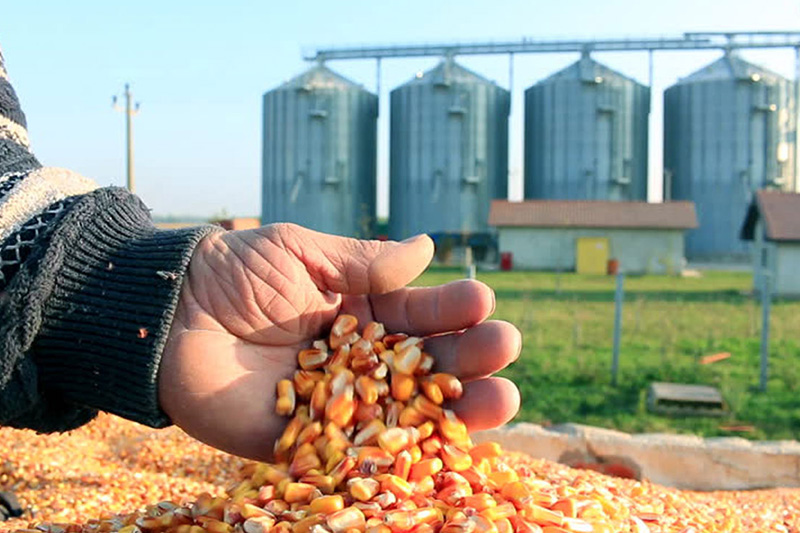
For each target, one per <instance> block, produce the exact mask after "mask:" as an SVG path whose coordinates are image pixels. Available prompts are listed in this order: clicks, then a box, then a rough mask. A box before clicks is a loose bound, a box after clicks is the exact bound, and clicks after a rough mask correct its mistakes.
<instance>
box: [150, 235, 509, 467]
mask: <svg viewBox="0 0 800 533" xmlns="http://www.w3.org/2000/svg"><path fill="white" fill-rule="evenodd" d="M432 256H433V243H432V242H431V240H430V239H429V238H428V237H426V236H420V237H416V238H414V239H410V240H407V241H403V242H402V243H397V242H379V241H359V240H355V239H347V238H343V237H335V236H332V235H326V234H322V233H317V232H314V231H311V230H308V229H304V228H302V227H299V226H295V225H292V224H275V225H271V226H266V227H263V228H259V229H256V230H248V231H229V232H227V233H215V234H212V235H210V236H208V237H206V238H205V239H204V240H203V241H202V242H201V243H200V244H199V245H198V247H197V249H196V250H195V252H194V255H193V256H192V259H191V262H190V263H189V270H188V274H187V276H186V278H185V280H184V283H183V287H182V289H181V295H180V301H179V303H178V307H177V310H176V314H175V317H174V321H173V324H172V329H171V331H170V333H169V336H168V339H167V343H166V347H165V349H164V353H163V356H162V361H161V366H160V370H159V401H160V404H161V407H162V408H163V409H164V411H165V412H166V413H167V415H169V416H170V418H171V419H172V421H173V422H174V423H175V424H177V425H178V426H180V427H181V428H183V430H185V431H186V432H187V433H189V434H190V435H192V436H194V437H195V438H197V439H199V440H201V441H203V442H206V443H208V444H210V445H212V446H215V447H217V448H220V449H222V450H226V451H228V452H231V453H234V454H237V455H241V456H244V457H248V458H252V459H259V460H269V458H270V457H271V455H272V445H273V443H274V441H275V439H277V438H278V437H279V436H280V434H281V432H282V431H283V427H284V426H285V425H286V422H287V421H288V420H287V419H286V418H284V417H280V416H278V415H276V414H275V398H276V393H275V387H276V384H277V382H278V380H280V379H283V378H288V377H291V376H292V374H293V372H294V370H295V369H296V368H297V352H298V351H299V350H300V349H301V348H305V347H308V346H309V345H310V342H311V341H313V340H315V339H317V338H321V337H322V336H323V335H325V334H326V332H327V328H329V327H330V325H331V324H332V323H333V320H334V318H335V317H336V315H337V314H339V313H340V312H347V313H350V314H354V315H356V316H357V317H358V319H359V323H360V325H361V326H363V325H365V324H366V323H367V322H369V321H371V320H376V321H379V322H383V323H384V325H385V326H386V330H387V331H388V332H393V331H397V332H404V333H409V334H412V335H417V336H429V335H436V336H435V337H433V338H431V339H428V340H426V351H427V352H429V353H430V354H431V355H433V356H434V357H435V358H436V366H435V369H436V370H438V371H442V372H450V373H452V374H455V375H457V376H458V377H460V378H461V379H462V380H463V381H464V382H465V385H464V395H463V396H462V398H461V399H459V400H458V401H457V402H455V403H454V404H453V409H454V410H455V411H456V413H457V414H458V415H459V416H461V417H462V419H463V420H464V421H465V422H466V423H467V425H468V426H469V428H470V429H471V430H479V429H485V428H489V427H494V426H497V425H500V424H503V423H505V422H507V421H508V420H510V419H511V418H512V417H513V416H514V415H515V414H516V412H517V409H518V408H519V392H518V391H517V388H516V387H515V386H514V384H513V383H511V382H510V381H508V380H506V379H501V378H492V377H488V376H490V375H491V374H492V373H494V372H496V371H498V370H500V369H502V368H504V367H505V366H507V365H508V364H509V363H511V362H512V361H514V360H515V359H516V358H517V356H518V355H519V351H520V347H521V337H520V334H519V332H518V331H517V329H516V328H515V327H514V326H512V325H511V324H508V323H506V322H499V321H489V322H484V320H485V319H486V318H487V317H488V316H489V315H490V314H491V313H492V312H493V311H494V294H493V292H492V290H491V289H490V288H489V287H487V286H486V285H484V284H483V283H480V282H477V281H457V282H454V283H450V284H447V285H443V286H439V287H430V288H407V287H405V285H406V284H407V283H408V282H410V281H411V280H413V279H414V278H416V277H417V276H418V275H419V274H420V273H421V272H422V271H423V270H424V269H425V268H426V267H427V266H428V263H429V262H430V260H431V257H432Z"/></svg>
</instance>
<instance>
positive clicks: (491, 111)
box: [389, 59, 510, 239]
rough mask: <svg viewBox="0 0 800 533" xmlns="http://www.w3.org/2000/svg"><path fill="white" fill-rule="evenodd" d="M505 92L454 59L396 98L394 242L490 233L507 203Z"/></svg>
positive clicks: (391, 224)
mask: <svg viewBox="0 0 800 533" xmlns="http://www.w3.org/2000/svg"><path fill="white" fill-rule="evenodd" d="M509 105H510V95H509V92H508V91H506V90H505V89H502V88H500V87H498V86H497V85H496V84H494V83H492V82H491V81H489V80H487V79H485V78H483V77H481V76H479V75H477V74H475V73H474V72H471V71H469V70H467V69H466V68H464V67H463V66H461V65H459V64H457V63H456V62H455V61H453V60H452V59H447V60H444V61H442V62H441V63H440V64H439V65H438V66H436V67H435V68H433V69H431V70H429V71H428V72H426V73H424V74H419V75H417V76H416V77H415V78H414V79H412V80H411V81H409V82H408V83H405V84H404V85H401V86H400V87H397V88H396V89H394V90H393V91H392V94H391V117H390V121H391V127H390V129H391V144H390V204H389V205H390V214H389V235H390V236H391V237H392V238H394V239H403V238H406V237H409V236H411V235H415V234H418V233H430V234H461V235H471V234H476V233H487V232H488V231H489V225H488V220H489V204H490V202H491V200H492V199H495V198H502V199H505V198H507V196H508V113H509Z"/></svg>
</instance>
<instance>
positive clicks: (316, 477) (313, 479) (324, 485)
mask: <svg viewBox="0 0 800 533" xmlns="http://www.w3.org/2000/svg"><path fill="white" fill-rule="evenodd" d="M300 482H301V483H308V484H309V485H314V486H315V487H316V488H317V489H319V491H320V492H321V493H322V494H333V491H334V490H335V489H336V482H335V481H334V479H333V476H330V475H325V474H316V473H315V474H312V473H308V474H306V475H304V476H303V477H301V478H300Z"/></svg>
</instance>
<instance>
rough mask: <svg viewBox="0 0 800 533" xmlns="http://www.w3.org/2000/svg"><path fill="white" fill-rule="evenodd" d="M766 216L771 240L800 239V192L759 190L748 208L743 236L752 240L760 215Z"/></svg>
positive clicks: (765, 220) (768, 236)
mask: <svg viewBox="0 0 800 533" xmlns="http://www.w3.org/2000/svg"><path fill="white" fill-rule="evenodd" d="M759 216H761V217H764V222H765V229H766V233H767V239H768V240H770V241H786V242H793V241H800V194H797V193H793V192H781V191H768V190H763V191H758V192H757V193H756V195H755V198H754V199H753V202H752V203H751V204H750V208H749V209H748V210H747V216H746V217H745V221H744V225H743V226H742V238H743V239H745V240H748V241H749V240H752V239H753V233H754V231H755V224H756V221H757V220H758V217H759Z"/></svg>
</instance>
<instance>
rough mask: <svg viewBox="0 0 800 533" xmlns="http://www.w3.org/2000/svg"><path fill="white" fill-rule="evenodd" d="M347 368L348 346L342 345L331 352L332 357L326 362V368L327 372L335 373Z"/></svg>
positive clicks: (348, 361)
mask: <svg viewBox="0 0 800 533" xmlns="http://www.w3.org/2000/svg"><path fill="white" fill-rule="evenodd" d="M348 366H350V345H349V344H344V345H342V346H339V347H338V348H336V350H335V351H334V352H333V357H331V358H330V360H329V361H328V365H327V368H328V371H329V372H335V371H337V370H344V369H346V368H347V367H348Z"/></svg>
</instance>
